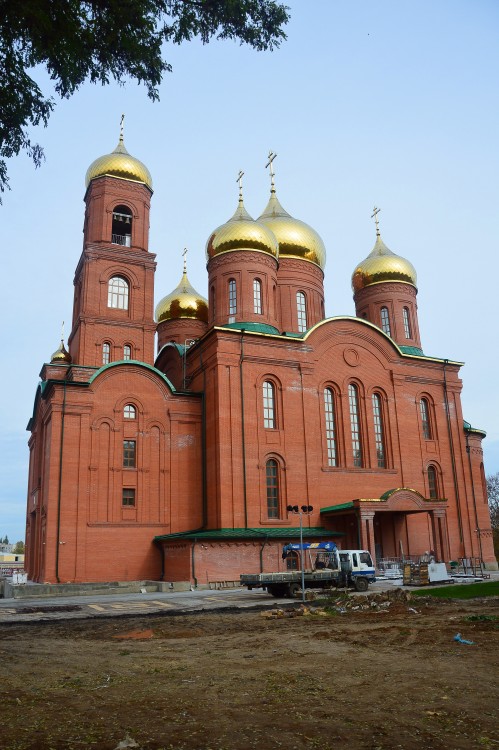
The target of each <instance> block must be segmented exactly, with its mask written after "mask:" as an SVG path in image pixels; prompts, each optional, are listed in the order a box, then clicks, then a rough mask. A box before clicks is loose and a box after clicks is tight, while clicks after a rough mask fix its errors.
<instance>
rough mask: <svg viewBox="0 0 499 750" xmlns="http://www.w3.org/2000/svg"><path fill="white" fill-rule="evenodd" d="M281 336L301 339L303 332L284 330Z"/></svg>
mask: <svg viewBox="0 0 499 750" xmlns="http://www.w3.org/2000/svg"><path fill="white" fill-rule="evenodd" d="M282 335H283V336H289V338H291V339H302V338H303V337H304V335H305V334H304V333H293V331H284V333H283V334H282Z"/></svg>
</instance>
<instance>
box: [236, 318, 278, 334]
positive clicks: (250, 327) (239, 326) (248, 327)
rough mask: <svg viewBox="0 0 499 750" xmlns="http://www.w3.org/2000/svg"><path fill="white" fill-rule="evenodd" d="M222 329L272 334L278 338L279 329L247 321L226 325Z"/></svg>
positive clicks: (266, 324)
mask: <svg viewBox="0 0 499 750" xmlns="http://www.w3.org/2000/svg"><path fill="white" fill-rule="evenodd" d="M223 327H224V328H234V329H235V330H236V331H242V330H244V331H253V332H254V333H273V334H277V336H279V329H277V328H274V326H271V325H269V324H268V323H252V322H250V321H248V322H247V323H226V324H225V325H224V326H223Z"/></svg>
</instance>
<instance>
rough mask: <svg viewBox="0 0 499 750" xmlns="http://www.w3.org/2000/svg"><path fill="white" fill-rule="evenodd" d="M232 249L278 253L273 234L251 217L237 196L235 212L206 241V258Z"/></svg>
mask: <svg viewBox="0 0 499 750" xmlns="http://www.w3.org/2000/svg"><path fill="white" fill-rule="evenodd" d="M234 250H256V251H258V252H261V253H268V254H269V255H273V256H274V258H277V256H278V254H279V246H278V244H277V240H276V238H275V236H274V235H273V233H272V232H271V231H270V230H269V229H268V228H267V227H266V226H264V225H263V224H261V223H260V222H258V221H255V220H254V219H252V218H251V216H250V215H249V213H248V212H247V211H246V209H245V208H244V203H243V199H242V197H239V204H238V206H237V209H236V212H235V214H234V215H233V216H232V217H231V218H230V219H229V221H228V222H227V223H226V224H222V225H221V226H219V227H217V229H215V230H214V231H213V232H212V233H211V235H210V237H209V239H208V242H207V243H206V259H207V260H211V258H215V257H216V256H217V255H222V253H228V252H233V251H234Z"/></svg>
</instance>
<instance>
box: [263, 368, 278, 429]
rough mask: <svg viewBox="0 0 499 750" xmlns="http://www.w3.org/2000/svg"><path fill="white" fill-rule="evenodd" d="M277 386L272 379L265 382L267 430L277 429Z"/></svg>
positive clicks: (264, 400)
mask: <svg viewBox="0 0 499 750" xmlns="http://www.w3.org/2000/svg"><path fill="white" fill-rule="evenodd" d="M275 422H276V420H275V386H274V384H273V383H271V382H270V380H265V381H264V383H263V426H264V427H265V428H266V429H267V430H273V429H275V426H276V424H275Z"/></svg>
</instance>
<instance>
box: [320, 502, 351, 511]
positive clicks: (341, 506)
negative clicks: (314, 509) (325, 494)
mask: <svg viewBox="0 0 499 750" xmlns="http://www.w3.org/2000/svg"><path fill="white" fill-rule="evenodd" d="M354 507H355V506H354V503H353V500H350V501H349V502H348V503H340V504H339V505H328V507H327V508H321V513H337V512H338V511H339V510H352V509H353V508H354Z"/></svg>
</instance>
